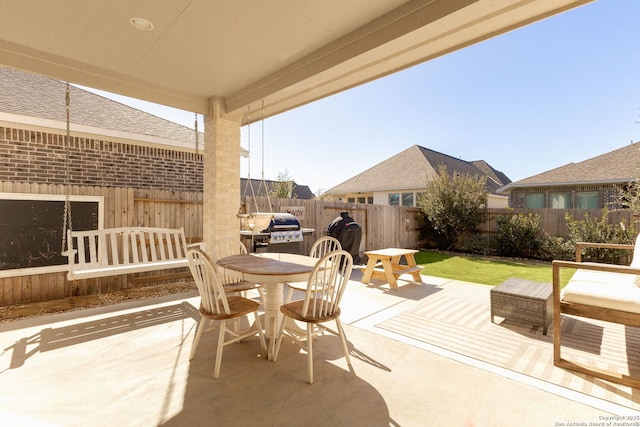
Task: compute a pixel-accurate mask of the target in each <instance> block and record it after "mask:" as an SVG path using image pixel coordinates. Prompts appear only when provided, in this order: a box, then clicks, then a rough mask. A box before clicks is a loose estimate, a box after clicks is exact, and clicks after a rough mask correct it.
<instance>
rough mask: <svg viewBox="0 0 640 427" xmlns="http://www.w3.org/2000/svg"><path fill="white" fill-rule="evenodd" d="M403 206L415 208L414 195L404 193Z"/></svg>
mask: <svg viewBox="0 0 640 427" xmlns="http://www.w3.org/2000/svg"><path fill="white" fill-rule="evenodd" d="M402 206H413V193H402Z"/></svg>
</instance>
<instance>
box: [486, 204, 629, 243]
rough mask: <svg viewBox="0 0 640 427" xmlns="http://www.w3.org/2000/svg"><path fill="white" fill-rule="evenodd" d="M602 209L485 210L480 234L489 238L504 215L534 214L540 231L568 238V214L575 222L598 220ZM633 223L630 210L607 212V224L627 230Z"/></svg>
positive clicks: (495, 231) (495, 232) (494, 233)
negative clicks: (587, 218)
mask: <svg viewBox="0 0 640 427" xmlns="http://www.w3.org/2000/svg"><path fill="white" fill-rule="evenodd" d="M602 211H603V210H602V209H524V208H522V209H487V218H486V220H485V222H484V224H482V226H481V227H480V231H481V233H482V234H484V235H487V236H489V237H491V236H494V235H496V234H497V232H498V218H500V217H501V216H504V215H512V214H513V215H517V214H524V215H527V214H534V215H539V216H540V229H541V230H542V231H545V232H546V233H548V234H549V235H551V236H556V237H563V238H568V237H569V229H568V227H567V221H566V220H565V215H566V214H570V215H571V216H572V217H573V219H575V220H584V219H585V218H586V217H587V215H588V216H589V217H590V218H594V219H598V220H599V219H600V217H601V216H602ZM634 221H635V217H634V215H633V212H632V211H630V210H617V211H609V213H608V215H607V222H608V223H609V224H620V223H621V222H622V223H624V224H625V227H627V229H630V225H631V224H633V223H634Z"/></svg>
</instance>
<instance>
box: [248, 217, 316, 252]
mask: <svg viewBox="0 0 640 427" xmlns="http://www.w3.org/2000/svg"><path fill="white" fill-rule="evenodd" d="M241 225H242V227H241V230H242V231H241V234H242V235H243V237H248V236H250V237H251V239H252V241H253V250H254V252H259V251H264V250H266V251H267V252H288V253H300V252H301V243H302V242H303V241H304V235H303V229H302V227H301V226H300V222H299V221H298V219H297V218H296V217H295V216H294V215H291V214H289V213H252V214H248V215H246V216H245V217H243V218H242V221H241Z"/></svg>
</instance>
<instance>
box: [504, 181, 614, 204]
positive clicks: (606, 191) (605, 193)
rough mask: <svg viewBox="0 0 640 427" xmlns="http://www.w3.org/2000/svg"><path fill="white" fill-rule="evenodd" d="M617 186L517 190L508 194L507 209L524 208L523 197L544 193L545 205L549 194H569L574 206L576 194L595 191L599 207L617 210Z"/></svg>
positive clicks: (549, 187)
mask: <svg viewBox="0 0 640 427" xmlns="http://www.w3.org/2000/svg"><path fill="white" fill-rule="evenodd" d="M618 188H619V187H618V186H616V185H614V184H601V185H578V186H572V187H563V186H548V187H529V188H526V189H522V188H518V189H514V190H511V192H509V207H510V208H514V209H520V208H524V207H525V196H526V194H531V193H544V195H545V200H546V204H547V205H548V203H549V197H550V194H551V193H555V192H559V193H562V192H569V193H571V206H572V207H574V206H575V203H576V201H575V199H576V193H577V192H581V191H597V192H598V193H600V207H601V208H603V207H607V208H610V209H616V208H619V206H618V203H617V202H618V197H619V190H618Z"/></svg>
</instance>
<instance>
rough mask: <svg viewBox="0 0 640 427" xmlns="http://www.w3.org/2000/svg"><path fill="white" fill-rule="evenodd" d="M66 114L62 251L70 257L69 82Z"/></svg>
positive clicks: (71, 225) (71, 224)
mask: <svg viewBox="0 0 640 427" xmlns="http://www.w3.org/2000/svg"><path fill="white" fill-rule="evenodd" d="M65 103H66V112H67V133H66V135H65V137H64V151H65V164H64V168H65V171H64V192H65V194H64V214H63V218H62V247H61V249H60V254H61V255H68V254H69V251H70V249H71V248H69V247H67V243H69V245H70V244H71V242H67V230H73V222H72V219H71V184H70V175H71V159H70V156H69V150H70V145H71V142H70V141H71V125H70V104H71V102H70V95H69V82H67V89H66V94H65Z"/></svg>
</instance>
